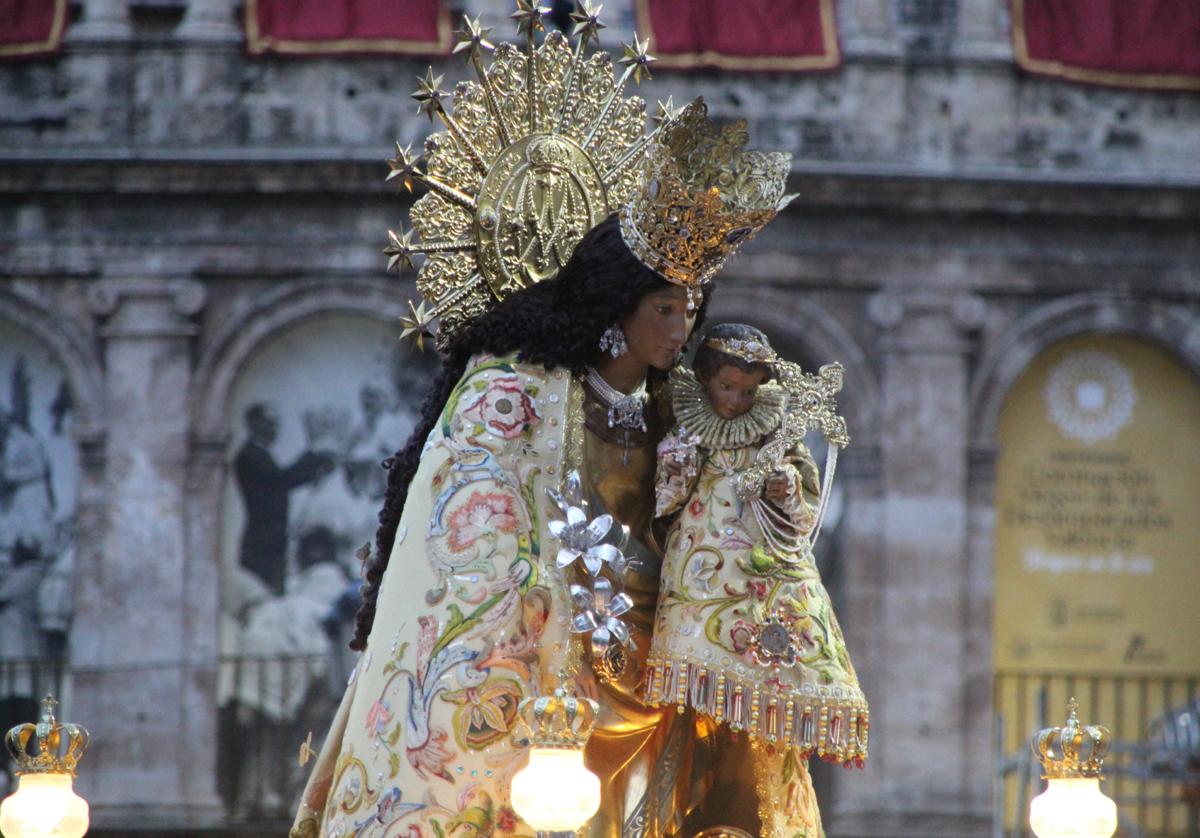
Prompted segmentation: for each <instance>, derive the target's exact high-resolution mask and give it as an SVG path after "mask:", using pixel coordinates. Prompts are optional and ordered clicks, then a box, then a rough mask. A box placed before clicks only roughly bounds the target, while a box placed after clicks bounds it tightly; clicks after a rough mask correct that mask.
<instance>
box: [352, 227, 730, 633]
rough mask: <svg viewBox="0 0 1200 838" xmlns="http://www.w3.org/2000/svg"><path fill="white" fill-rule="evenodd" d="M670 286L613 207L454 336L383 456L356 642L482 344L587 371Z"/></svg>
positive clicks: (371, 616) (367, 629)
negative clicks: (422, 472)
mask: <svg viewBox="0 0 1200 838" xmlns="http://www.w3.org/2000/svg"><path fill="white" fill-rule="evenodd" d="M666 287H670V286H669V284H668V283H667V281H666V280H665V279H663V278H662V277H661V276H660V275H659V274H658V273H656V272H654V271H652V270H651V269H649V268H647V267H646V266H645V265H643V264H642V263H641V262H640V261H638V259H637V258H636V257H635V256H634V255H633V254H632V253H630V252H629V249H628V248H627V247H626V246H625V242H624V241H623V240H622V238H621V229H620V225H619V223H618V220H617V216H616V215H615V214H614V215H610V216H609V217H608V218H606V219H605V220H604V221H602V222H600V223H599V224H598V225H596V226H595V227H594V228H592V229H591V230H590V231H589V232H588V233H587V235H585V236H584V237H583V239H582V240H580V242H579V244H578V245H577V246H576V248H575V251H574V252H573V253H572V254H571V258H570V259H569V260H568V261H567V264H566V265H564V266H563V268H562V269H561V270H560V271H559V272H558V275H557V276H556V277H554V278H553V279H549V280H545V281H543V282H540V283H538V284H537V285H534V286H532V287H530V288H526V289H525V290H523V291H521V292H519V293H517V294H514V295H513V296H512V297H509V298H508V299H507V300H505V301H504V302H503V303H501V304H500V305H498V306H496V308H494V309H492V310H491V311H490V312H488V313H487V314H485V315H483V316H482V317H480V318H479V319H478V320H476V321H475V322H473V323H471V324H470V326H468V327H467V328H466V329H464V330H463V331H462V332H460V333H459V334H458V335H456V336H455V337H454V339H453V340H452V341H451V342H450V344H449V346H447V347H446V351H445V353H444V355H443V357H442V366H441V369H440V370H439V371H438V374H437V376H436V378H435V379H434V381H433V384H432V385H430V388H429V392H428V393H427V394H426V396H425V401H424V404H423V405H422V407H421V416H420V419H419V420H418V421H417V425H416V427H415V428H414V429H413V432H412V435H411V436H410V437H409V438H408V442H406V443H405V444H404V447H403V448H401V449H400V450H399V451H397V452H396V454H395V455H394V456H392V457H389V458H388V459H387V460H384V462H383V465H384V468H386V469H387V470H388V476H387V495H386V496H385V498H384V501H383V509H381V510H380V512H379V529H378V530H377V532H376V534H375V549H374V554H373V555H372V557H371V559H370V561H369V562H367V564H366V567H365V570H364V572H363V586H362V599H363V601H362V605H361V606H360V607H359V609H358V614H357V616H356V617H355V630H354V639H353V640H352V641H350V648H351V649H356V650H359V651H361V650H363V649H365V648H366V645H367V637H368V636H369V635H370V633H371V626H372V625H374V622H375V604H376V600H377V599H378V598H379V586H380V584H381V582H382V581H383V573H384V571H385V570H386V569H387V565H388V559H389V558H390V556H391V553H392V546H393V545H394V544H395V541H396V529H397V528H398V527H399V525H400V516H401V514H402V513H403V512H404V503H405V500H406V499H407V498H408V487H409V483H410V482H411V481H412V478H413V475H414V474H415V473H416V471H417V465H418V464H419V463H420V460H421V450H422V449H423V448H424V445H425V438H426V437H427V436H428V435H429V433H430V431H431V430H432V429H433V427H434V426H435V425H436V423H437V420H438V417H439V416H440V415H441V413H442V409H443V408H444V407H445V405H446V401H447V400H448V399H449V397H450V393H451V391H453V389H454V387H455V385H456V384H457V383H458V380H459V379H460V378H462V375H463V372H464V371H465V370H466V367H467V363H468V361H469V360H470V359H471V357H472V356H473V355H476V354H478V353H480V352H491V353H494V354H497V355H503V354H510V353H516V355H517V357H518V359H520V360H521V361H525V362H527V363H533V364H542V365H544V366H545V367H546V369H550V368H552V367H562V368H565V369H568V370H570V371H571V372H572V373H574V374H575V375H582V374H583V372H584V367H585V366H586V365H587V363H588V361H589V360H592V359H594V357H595V355H596V353H597V351H598V344H599V341H600V335H601V334H603V332H604V330H605V329H607V328H608V327H609V326H611V325H612V324H613V323H616V322H618V321H619V320H621V319H622V318H623V317H625V316H626V315H627V314H629V313H630V312H631V311H633V309H634V308H635V307H636V306H637V304H638V301H639V300H641V299H642V297H644V296H646V295H647V294H649V293H651V292H653V291H658V290H661V289H663V288H666ZM708 297H709V291H708V290H706V293H705V299H704V301H703V302H702V303H701V305H700V309H699V311H698V312H697V317H696V325H697V326H699V324H700V323H701V322H702V321H703V317H704V311H705V309H706V308H707V305H708ZM650 373H651V375H652V376H655V377H661V376H663V375H665V373H661V372H658V371H655V370H651V371H650Z"/></svg>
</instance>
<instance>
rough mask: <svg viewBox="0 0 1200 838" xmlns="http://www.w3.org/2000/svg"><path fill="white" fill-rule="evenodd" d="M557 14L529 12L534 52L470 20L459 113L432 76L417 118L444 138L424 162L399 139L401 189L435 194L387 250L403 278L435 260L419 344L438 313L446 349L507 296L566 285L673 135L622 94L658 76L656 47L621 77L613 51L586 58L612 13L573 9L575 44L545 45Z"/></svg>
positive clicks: (424, 279)
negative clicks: (432, 122) (571, 261)
mask: <svg viewBox="0 0 1200 838" xmlns="http://www.w3.org/2000/svg"><path fill="white" fill-rule="evenodd" d="M545 11H546V10H545V9H544V8H541V7H540V6H538V5H537V3H536V2H534V0H518V2H517V3H516V11H515V12H513V14H512V18H513V19H514V20H515V21H516V23H517V28H518V32H519V34H521V35H523V36H524V41H525V43H524V48H523V49H522V48H518V47H516V46H514V45H512V44H509V43H501V44H493V43H492V41H490V40H489V36H490V30H489V29H487V28H485V27H483V26H482V25H481V24H480V22H479V20H478V19H477V18H476V19H467V20H466V21H465V22H464V26H463V29H462V30H461V31H459V32H458V33H457V34H458V37H459V42H458V44H457V45H456V46H455V48H454V52H455V54H457V55H462V56H464V57H465V59H466V60H467V62H468V63H469V64H470V65H471V67H472V68H473V69H474V70H475V77H476V78H475V80H472V81H464V82H460V83H459V84H458V85H457V87H456V88H455V91H454V95H453V102H452V104H451V105H450V106H449V107H448V105H447V100H448V98H449V94H448V93H447V92H446V91H443V90H442V89H441V82H442V77H441V76H435V75H434V74H433V70H432V69H430V70H429V71H428V72H427V73H426V74H425V76H424V77H423V78H420V79H418V87H417V90H416V92H415V93H413V98H414V99H415V100H416V101H417V105H418V113H421V114H425V115H426V116H428V117H429V118H430V119H434V118H435V117H436V118H437V119H438V120H439V121H440V122H441V123H442V125H443V126H444V127H445V130H444V131H440V132H437V133H435V134H433V135H432V136H430V137H429V138H428V139H427V140H426V141H425V144H424V154H423V155H417V154H415V153H414V151H413V150H412V148H411V147H401V146H400V145H399V144H397V146H396V151H397V153H396V156H395V157H394V158H393V159H392V160H390V161H388V165H389V166H390V168H391V172H390V173H389V175H388V180H395V181H397V182H398V183H400V184H401V185H402V186H403V187H404V188H405V189H408V190H413V189H415V188H416V186H417V185H421V186H424V187H425V188H427V189H428V190H429V191H428V192H427V193H426V194H425V195H423V196H421V198H419V199H418V200H417V201H416V202H415V203H414V205H413V207H412V211H411V224H412V229H411V230H405V229H404V227H403V226H401V227H400V228H399V229H398V230H396V231H389V233H388V246H387V248H386V249H385V251H384V252H385V253H386V254H387V256H388V268H389V269H392V268H395V269H397V270H400V271H403V270H404V269H405V268H411V267H414V261H413V257H414V256H415V255H418V254H420V255H423V256H424V257H425V259H424V262H423V263H422V264H421V265H420V268H419V271H418V276H417V290H418V291H419V292H420V294H421V296H423V297H424V298H425V300H426V301H428V303H429V308H428V309H424V308H423V307H422V308H416V307H414V308H413V316H412V317H410V318H407V319H406V322H405V324H404V326H405V334H406V335H412V336H420V335H423V334H425V333H427V332H428V329H429V327H430V326H431V321H432V320H433V319H434V318H436V319H437V320H438V321H439V325H438V327H437V331H436V336H437V342H438V345H439V346H445V345H446V343H447V341H448V340H449V339H450V338H451V337H452V336H453V335H454V334H456V333H457V332H458V331H460V330H461V329H462V328H463V327H464V326H465V325H466V324H467V323H469V322H471V320H473V319H474V318H476V317H478V316H480V315H481V314H483V313H484V312H486V311H487V310H488V309H489V308H491V307H492V306H494V305H495V304H496V303H497V302H498V301H500V300H503V299H504V298H506V297H507V296H509V295H510V294H512V293H514V292H516V291H519V290H520V289H522V288H525V287H528V286H529V285H532V284H533V283H536V282H539V281H541V280H543V279H545V278H547V277H550V276H553V275H554V274H555V273H556V272H557V271H558V269H559V268H560V267H562V265H563V264H564V263H565V262H566V260H567V259H568V258H569V257H570V255H571V252H572V251H573V250H574V248H575V245H576V244H577V243H578V241H579V239H580V238H582V237H583V235H584V233H586V232H587V231H588V230H589V229H591V228H592V227H593V226H594V225H595V224H597V223H599V222H600V221H601V220H603V219H604V218H605V216H607V215H609V214H610V213H612V212H614V211H615V210H616V209H617V208H618V207H620V206H621V205H623V204H624V203H626V202H627V201H628V200H629V199H630V198H631V197H632V196H633V194H634V191H635V189H636V186H637V182H638V177H639V174H640V163H641V161H642V158H643V155H644V154H645V152H646V150H647V149H648V148H649V147H650V145H651V144H652V142H653V139H654V138H655V137H657V136H658V134H659V132H660V131H662V130H665V126H666V124H667V123H664V122H662V121H661V120H660V122H659V124H658V125H657V127H654V128H653V130H652V131H650V132H649V133H647V124H646V123H647V119H646V106H645V102H644V101H643V100H642V99H641V98H639V97H636V96H631V97H626V96H624V92H623V91H624V89H625V86H626V84H627V83H628V82H630V81H632V82H634V83H640V82H641V80H642V78H644V77H648V76H649V69H648V68H649V66H650V63H651V62H652V61H653V60H654V59H653V58H652V57H651V56H650V55H648V54H647V52H646V42H645V41H638V40H637V39H636V38H635V40H634V43H633V44H632V45H628V46H626V47H625V48H624V52H623V57H622V58H621V62H620V63H621V65H622V72H621V74H620V76H617V75H616V74H615V72H614V67H613V60H612V57H611V56H610V55H609V54H608V53H607V52H603V51H596V52H594V53H593V54H591V55H590V56H589V55H587V54H586V53H587V47H588V44H589V43H591V44H595V43H596V42H597V41H598V37H599V33H600V30H601V29H603V28H604V25H603V24H602V23H600V20H599V12H600V7H599V6H596V7H593V6H592V4H591V3H589V2H584V3H581V4H580V7H579V9H578V10H577V11H576V12H574V13H572V15H571V20H572V21H573V23H574V26H573V28H572V29H573V31H572V37H573V38H574V40H575V43H574V44H572V43H571V41H570V40H568V38H567V37H566V36H564V35H563V34H562V33H559V32H551V33H549V34H546V35H545V37H544V38H543V39H542V43H541V44H540V45H538V44H537V43H536V40H535V37H536V36H537V35H539V34H540V33H542V32H543V31H544V27H543V24H542V15H543V14H545ZM488 55H490V56H491V61H490V64H488V65H487V66H485V62H484V59H485V57H486V56H488ZM669 107H670V106H669V104H668V105H667V108H668V109H669ZM414 234H415V236H416V240H414ZM418 312H420V313H421V314H420V316H418ZM410 321H411V322H410ZM417 321H419V322H417Z"/></svg>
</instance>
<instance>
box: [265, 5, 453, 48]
mask: <svg viewBox="0 0 1200 838" xmlns="http://www.w3.org/2000/svg"><path fill="white" fill-rule="evenodd" d="M245 25H246V49H247V51H249V52H250V54H251V55H262V54H263V53H268V52H271V53H278V54H281V55H294V56H320V55H345V54H359V55H368V54H373V53H374V54H397V53H400V54H408V55H414V54H415V55H444V54H445V53H447V52H449V51H450V47H451V46H452V45H453V38H452V34H451V31H450V14H449V12H448V11H447V10H446V9H445V7H444V6H443V4H442V2H441V0H246V3H245Z"/></svg>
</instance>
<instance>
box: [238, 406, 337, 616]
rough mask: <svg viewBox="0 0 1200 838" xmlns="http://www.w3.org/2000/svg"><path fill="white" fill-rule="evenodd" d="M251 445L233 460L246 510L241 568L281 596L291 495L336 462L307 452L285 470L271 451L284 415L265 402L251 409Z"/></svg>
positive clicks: (248, 440) (248, 426)
mask: <svg viewBox="0 0 1200 838" xmlns="http://www.w3.org/2000/svg"><path fill="white" fill-rule="evenodd" d="M245 420H246V431H247V434H248V435H247V438H246V442H245V443H244V444H243V445H242V447H241V449H240V450H239V451H238V453H237V458H236V459H235V460H234V464H233V467H234V472H235V473H236V475H237V481H238V487H239V488H240V489H241V492H242V500H243V501H244V503H245V508H246V526H245V529H244V530H243V531H242V546H241V565H242V567H243V568H245V569H246V570H248V571H249V572H250V573H252V574H253V575H254V576H256V577H257V578H258V579H259V581H261V582H262V583H263V584H264V585H265V586H266V587H267V589H268V590H269V591H270V592H271V593H273V594H275V595H276V596H282V595H283V592H284V579H285V577H286V575H287V543H288V496H289V495H290V494H291V493H292V491H293V490H294V489H296V488H297V487H299V486H303V485H305V484H306V483H313V482H315V481H317V480H320V479H321V478H322V477H324V476H325V475H326V474H328V473H329V472H330V471H331V470H332V469H333V461H332V459H331V458H330V457H329V456H328V455H327V454H323V453H319V452H316V451H305V452H304V453H303V454H301V455H300V456H299V457H298V458H297V459H296V461H295V462H293V463H291V464H290V465H287V466H280V465H279V464H278V463H277V462H276V461H275V457H274V455H273V454H272V453H271V446H273V445H274V444H275V440H276V438H277V437H278V436H279V412H278V410H277V409H276V408H275V407H274V406H272V405H270V404H265V403H262V402H259V403H256V404H253V405H251V406H250V407H249V408H247V410H246V416H245Z"/></svg>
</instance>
